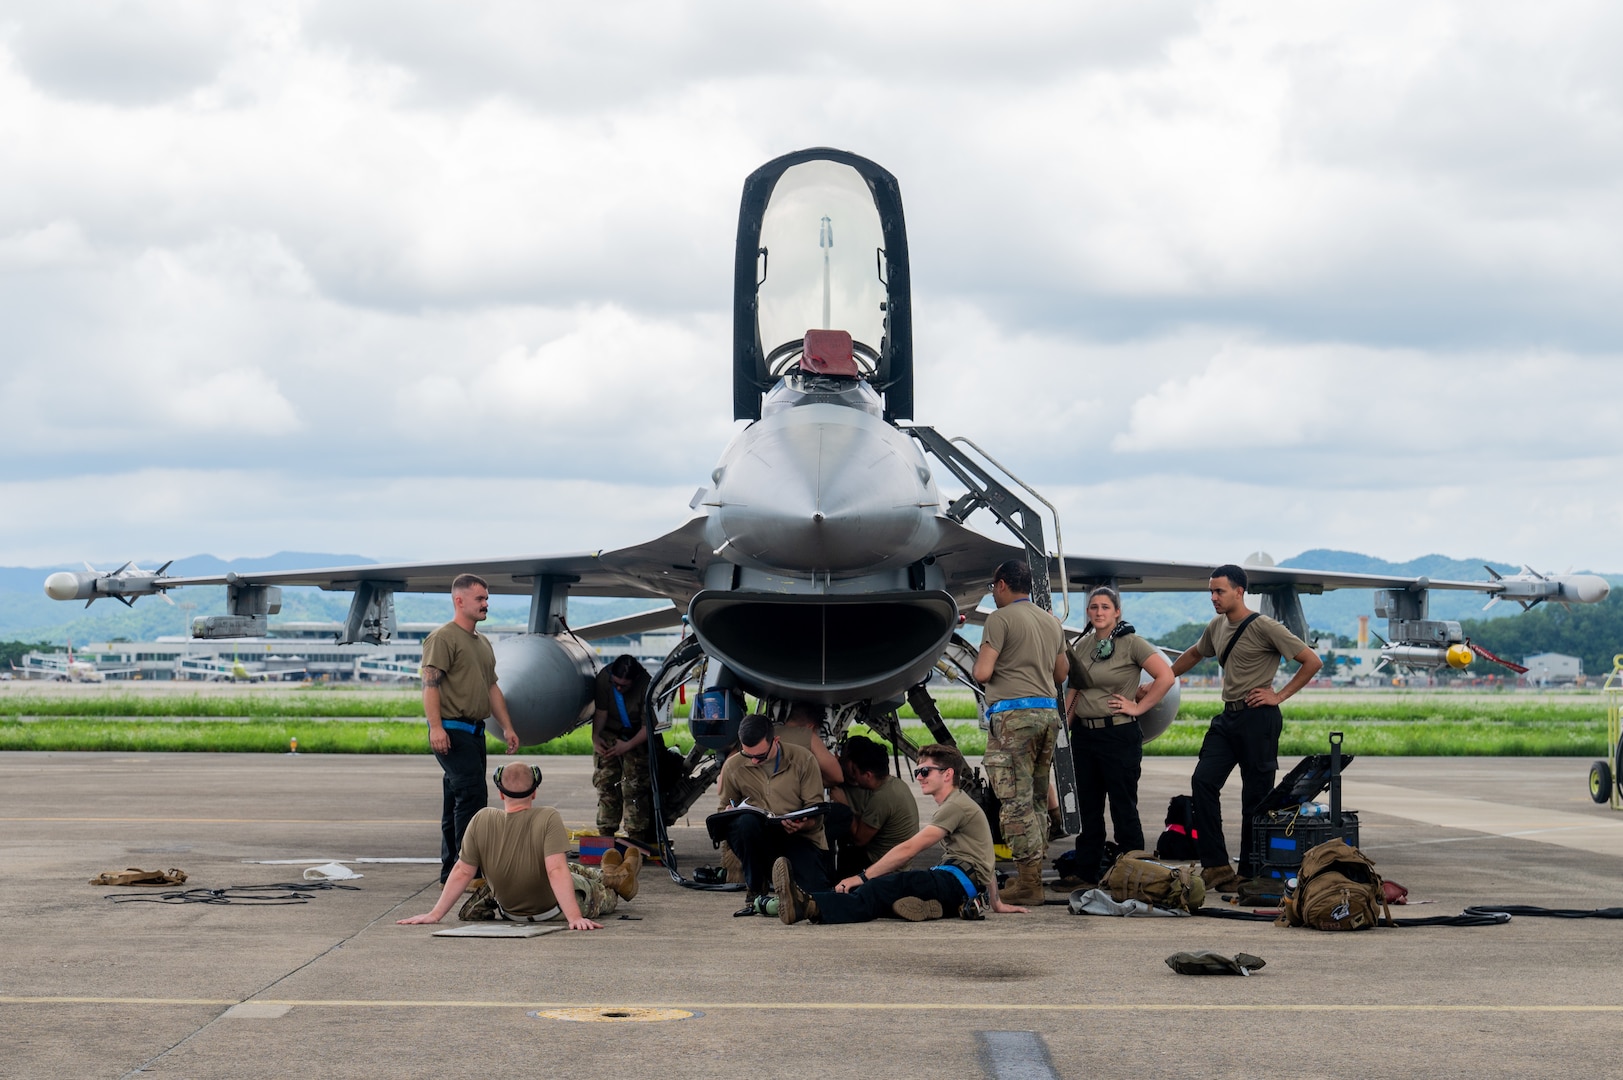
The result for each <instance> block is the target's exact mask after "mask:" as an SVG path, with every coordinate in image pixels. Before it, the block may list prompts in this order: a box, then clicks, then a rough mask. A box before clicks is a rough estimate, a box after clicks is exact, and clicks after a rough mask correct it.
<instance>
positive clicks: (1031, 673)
mask: <svg viewBox="0 0 1623 1080" xmlns="http://www.w3.org/2000/svg"><path fill="white" fill-rule="evenodd" d="M981 643H982V644H983V645H986V646H989V647H990V648H993V649H996V650H997V662H996V663H995V664H994V665H993V666H992V677H991V678H990V679H988V680H986V701H987V704H992V703H994V702H998V701H1007V700H1009V699H1011V698H1028V697H1043V698H1052V697H1053V696H1054V661H1055V660H1056V659H1058V657H1059V654H1060V653H1061V652H1062V651H1063V650H1064V648H1065V633H1064V631H1063V630H1062V629H1061V628H1060V624H1059V620H1058V619H1056V618H1054V616H1053V613H1052V612H1047V611H1044V610H1043V609H1042V608H1040V607H1038V606H1037V605H1036V604H1033V603H1032V602H1031V601H1030V600H1019V601H1016V602H1014V603H1012V604H1005V605H1003V606H1002V607H1000V608H998V609H997V610H996V611H994V612H992V614H991V615H989V616H987V618H986V632H985V634H983V635H982V637H981Z"/></svg>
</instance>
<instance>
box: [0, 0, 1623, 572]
mask: <svg viewBox="0 0 1623 1080" xmlns="http://www.w3.org/2000/svg"><path fill="white" fill-rule="evenodd" d="M1619 40H1623V9H1619V8H1618V7H1617V6H1616V5H1615V4H1606V3H1602V2H1596V3H1566V2H1562V0H1553V2H1550V0H1546V2H1540V3H1538V4H1536V5H1535V4H1515V3H1497V4H1493V5H1482V4H1472V3H1464V2H1460V3H1452V4H1450V3H1430V2H1425V0H1401V2H1391V3H1380V2H1370V3H1363V4H1358V5H1339V6H1338V5H1322V4H1314V5H1306V4H1283V3H1275V4H1252V3H1227V2H1213V3H1174V2H1155V0H1149V2H1145V3H1138V4H1122V3H1077V2H1074V0H1071V2H1065V3H1051V4H1050V3H1042V4H1018V3H1016V4H1005V5H997V6H995V7H994V6H989V5H986V4H984V3H977V4H968V3H953V2H939V0H938V2H933V3H930V4H922V3H918V4H908V3H898V4H890V5H885V4H873V3H871V2H862V3H857V2H835V3H821V4H816V3H805V4H799V5H793V6H792V10H791V6H790V5H765V6H763V5H760V4H757V3H749V4H746V3H742V2H728V0H715V2H709V3H684V2H680V0H650V2H637V0H629V2H624V3H612V4H598V5H581V4H573V5H541V4H534V3H524V2H512V3H504V2H486V3H481V2H470V3H466V4H458V5H449V4H430V3H423V2H420V0H390V2H388V3H383V2H381V0H377V2H372V0H351V2H348V3H341V4H340V3H322V2H319V0H308V2H306V0H283V2H277V0H268V2H258V3H253V4H242V5H233V4H228V3H224V2H220V0H127V2H123V0H82V2H77V3H67V4H53V5H47V4H44V3H40V2H37V0H36V2H32V3H16V2H0V320H3V323H0V325H3V333H0V406H3V409H4V423H3V424H0V462H3V464H4V466H5V467H4V469H3V472H0V506H3V507H4V513H3V514H0V564H6V565H43V564H48V563H57V562H63V561H74V560H79V559H89V560H92V561H97V562H100V563H107V562H112V561H115V560H116V561H122V560H123V559H126V558H130V557H138V558H142V559H161V558H167V557H170V556H175V555H189V554H194V553H198V552H209V553H212V554H215V555H219V556H223V557H234V556H240V555H257V554H266V553H269V552H272V551H277V550H305V551H355V552H364V553H370V554H373V555H376V556H379V557H399V558H454V557H456V556H458V555H470V556H471V555H497V554H520V553H530V552H543V551H557V550H579V549H584V548H598V547H606V546H615V545H619V544H625V543H632V542H635V541H637V540H640V539H644V538H647V537H649V536H652V535H656V534H657V533H659V532H662V531H664V530H666V529H668V528H670V527H672V526H674V525H676V524H677V523H679V522H680V521H681V519H682V518H683V516H684V515H685V513H686V510H685V508H686V505H687V500H688V497H689V496H690V495H691V494H692V492H693V490H694V489H695V487H696V486H698V484H699V482H700V480H701V479H703V478H704V477H705V475H706V474H707V473H708V471H709V469H710V468H711V467H712V465H713V463H714V461H715V459H716V457H717V456H718V454H719V453H720V451H721V449H722V447H723V445H724V444H725V442H726V440H727V439H728V438H729V436H730V433H731V431H732V430H733V428H734V425H733V424H732V422H731V421H730V420H729V417H730V408H729V401H730V398H729V393H730V390H729V372H728V363H729V356H730V323H729V319H730V305H731V261H732V243H733V236H734V230H735V227H736V224H735V223H736V213H737V202H738V195H739V191H740V187H741V184H742V181H743V178H744V177H745V175H746V174H748V173H749V172H750V171H751V170H752V169H754V168H755V167H756V166H757V165H760V164H761V163H763V162H765V161H767V160H768V159H770V158H772V157H775V156H777V155H779V154H781V153H784V152H787V151H790V150H795V149H799V148H802V147H805V146H814V145H832V146H838V147H841V148H844V149H848V150H852V151H855V152H857V153H860V154H863V155H865V156H868V157H871V158H873V159H875V160H876V161H878V162H880V163H881V164H882V165H884V166H886V167H887V168H888V169H890V170H891V171H892V172H893V173H895V174H896V176H897V177H898V179H899V180H900V183H901V187H902V194H903V197H904V199H905V202H906V207H907V223H908V230H909V234H910V238H911V241H912V256H913V280H914V306H915V333H916V338H917V364H918V409H917V418H918V419H919V421H920V422H923V423H930V424H934V425H935V426H937V427H938V428H940V429H942V430H944V431H945V432H947V433H949V434H966V435H969V436H971V437H972V438H974V439H975V440H976V441H977V442H979V443H981V444H982V445H984V446H986V447H987V448H988V449H989V450H991V451H992V452H993V453H994V454H996V455H997V456H998V457H999V458H1001V459H1003V460H1004V461H1005V462H1006V463H1007V464H1009V465H1011V466H1012V467H1014V468H1015V469H1016V471H1017V472H1019V473H1020V474H1021V475H1022V476H1023V477H1025V478H1026V479H1027V480H1029V481H1030V482H1031V483H1033V484H1034V485H1036V486H1037V487H1038V488H1039V489H1041V490H1042V491H1044V492H1045V494H1047V495H1048V496H1049V497H1050V498H1051V499H1053V500H1054V501H1055V502H1057V503H1058V504H1059V505H1060V506H1061V508H1062V511H1063V523H1064V525H1065V530H1066V534H1065V535H1066V542H1067V547H1068V548H1069V549H1070V550H1073V551H1078V550H1080V551H1091V552H1095V553H1102V554H1122V555H1129V554H1130V555H1138V556H1145V557H1164V558H1187V559H1197V560H1205V559H1226V558H1237V557H1241V556H1243V555H1245V554H1246V553H1248V552H1251V551H1254V550H1257V549H1263V550H1267V551H1269V552H1272V553H1273V554H1274V555H1275V556H1276V557H1281V558H1283V557H1285V556H1289V555H1294V554H1296V553H1297V552H1299V551H1302V550H1304V549H1307V548H1313V547H1321V546H1322V547H1340V548H1350V549H1353V550H1358V551H1363V552H1365V553H1368V554H1372V555H1378V556H1381V557H1385V558H1389V559H1394V560H1403V559H1408V558H1411V557H1414V556H1418V555H1422V554H1426V553H1429V552H1434V551H1435V552H1442V553H1445V554H1450V555H1454V556H1459V557H1469V556H1484V557H1493V558H1496V559H1505V560H1526V561H1530V562H1532V563H1533V564H1534V565H1535V566H1538V567H1540V568H1542V569H1555V570H1564V569H1566V568H1567V567H1568V566H1574V567H1578V568H1591V569H1596V570H1601V571H1623V554H1619V552H1618V545H1617V543H1616V541H1615V540H1614V539H1613V538H1614V537H1616V536H1618V535H1620V533H1623V500H1620V499H1619V498H1617V497H1616V494H1615V487H1616V477H1617V474H1618V471H1619V466H1620V465H1623V409H1620V405H1619V403H1620V402H1623V364H1620V363H1619V361H1620V359H1623V357H1620V353H1623V303H1620V302H1619V298H1620V296H1623V185H1620V184H1619V183H1618V182H1617V177H1618V176H1619V175H1620V173H1623V66H1620V65H1619V64H1618V63H1617V61H1616V56H1615V44H1616V42H1617V41H1619Z"/></svg>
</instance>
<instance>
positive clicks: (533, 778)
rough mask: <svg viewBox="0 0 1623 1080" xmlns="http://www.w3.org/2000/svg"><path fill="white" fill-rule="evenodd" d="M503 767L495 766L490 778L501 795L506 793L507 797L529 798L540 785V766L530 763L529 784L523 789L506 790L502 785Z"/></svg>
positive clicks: (504, 766)
mask: <svg viewBox="0 0 1623 1080" xmlns="http://www.w3.org/2000/svg"><path fill="white" fill-rule="evenodd" d="M505 768H507V766H506V765H498V766H496V771H495V772H494V773H492V774H491V777H490V778H491V779H492V780H494V781H495V782H496V790H497V791H499V792H501V793H502V794H503V795H506V796H507V797H508V798H509V799H526V798H529V797H530V796H531V795H534V794H535V789H536V788H538V787H540V786H541V766H539V765H531V766H530V786H529V787H528V788H527V789H525V790H524V791H508V790H507V789H506V788H504V787H502V770H503V769H505Z"/></svg>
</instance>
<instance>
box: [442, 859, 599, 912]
mask: <svg viewBox="0 0 1623 1080" xmlns="http://www.w3.org/2000/svg"><path fill="white" fill-rule="evenodd" d="M569 876H570V878H571V879H573V881H574V882H575V905H576V906H577V907H579V908H580V913H581V914H582V915H583V916H585V917H586V918H588V919H595V918H597V917H598V916H599V915H609V914H612V913H613V912H614V909H615V908H616V907H618V906H619V904H620V894H619V893H617V892H615V891H614V890H613V889H611V888H609V887H608V886H607V885H605V884H603V871H601V870H599V869H598V868H597V867H595V866H582V865H581V864H580V863H577V862H572V863H570V864H569ZM562 916H563V912H562V911H561V910H559V909H558V908H553V909H552V911H550V912H546V911H543V912H541V913H540V914H539V915H532V916H522V915H518V916H515V915H508V914H507V913H506V912H504V911H503V910H502V909H501V905H500V904H498V903H497V902H496V895H495V893H493V892H492V891H491V889H490V883H489V882H488V881H487V882H485V883H484V884H482V885H480V886H479V887H478V888H477V889H475V890H474V891H473V895H472V896H470V897H468V899H467V901H466V902H465V903H464V904H463V905H462V910H461V911H459V912H457V916H456V917H457V918H459V919H461V920H462V921H463V922H496V921H499V920H502V919H507V920H509V921H512V922H550V921H551V920H553V919H557V918H562Z"/></svg>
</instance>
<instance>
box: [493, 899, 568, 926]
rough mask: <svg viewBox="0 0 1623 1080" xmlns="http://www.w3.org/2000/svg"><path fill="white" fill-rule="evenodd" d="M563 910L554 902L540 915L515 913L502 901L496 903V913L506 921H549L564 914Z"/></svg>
mask: <svg viewBox="0 0 1623 1080" xmlns="http://www.w3.org/2000/svg"><path fill="white" fill-rule="evenodd" d="M563 910H564V909H563V908H561V907H559V906H558V905H557V904H554V905H552V907H551V908H549V909H548V910H546V911H543V912H541V913H540V914H539V915H514V914H513V913H512V912H511V911H508V910H507V909H506V908H504V907H502V906H501V904H500V903H497V905H496V914H498V915H500V916H501V917H502V919H503V920H504V921H506V922H547V921H548V920H550V919H556V918H557V917H558V916H559V915H562V914H563Z"/></svg>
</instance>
